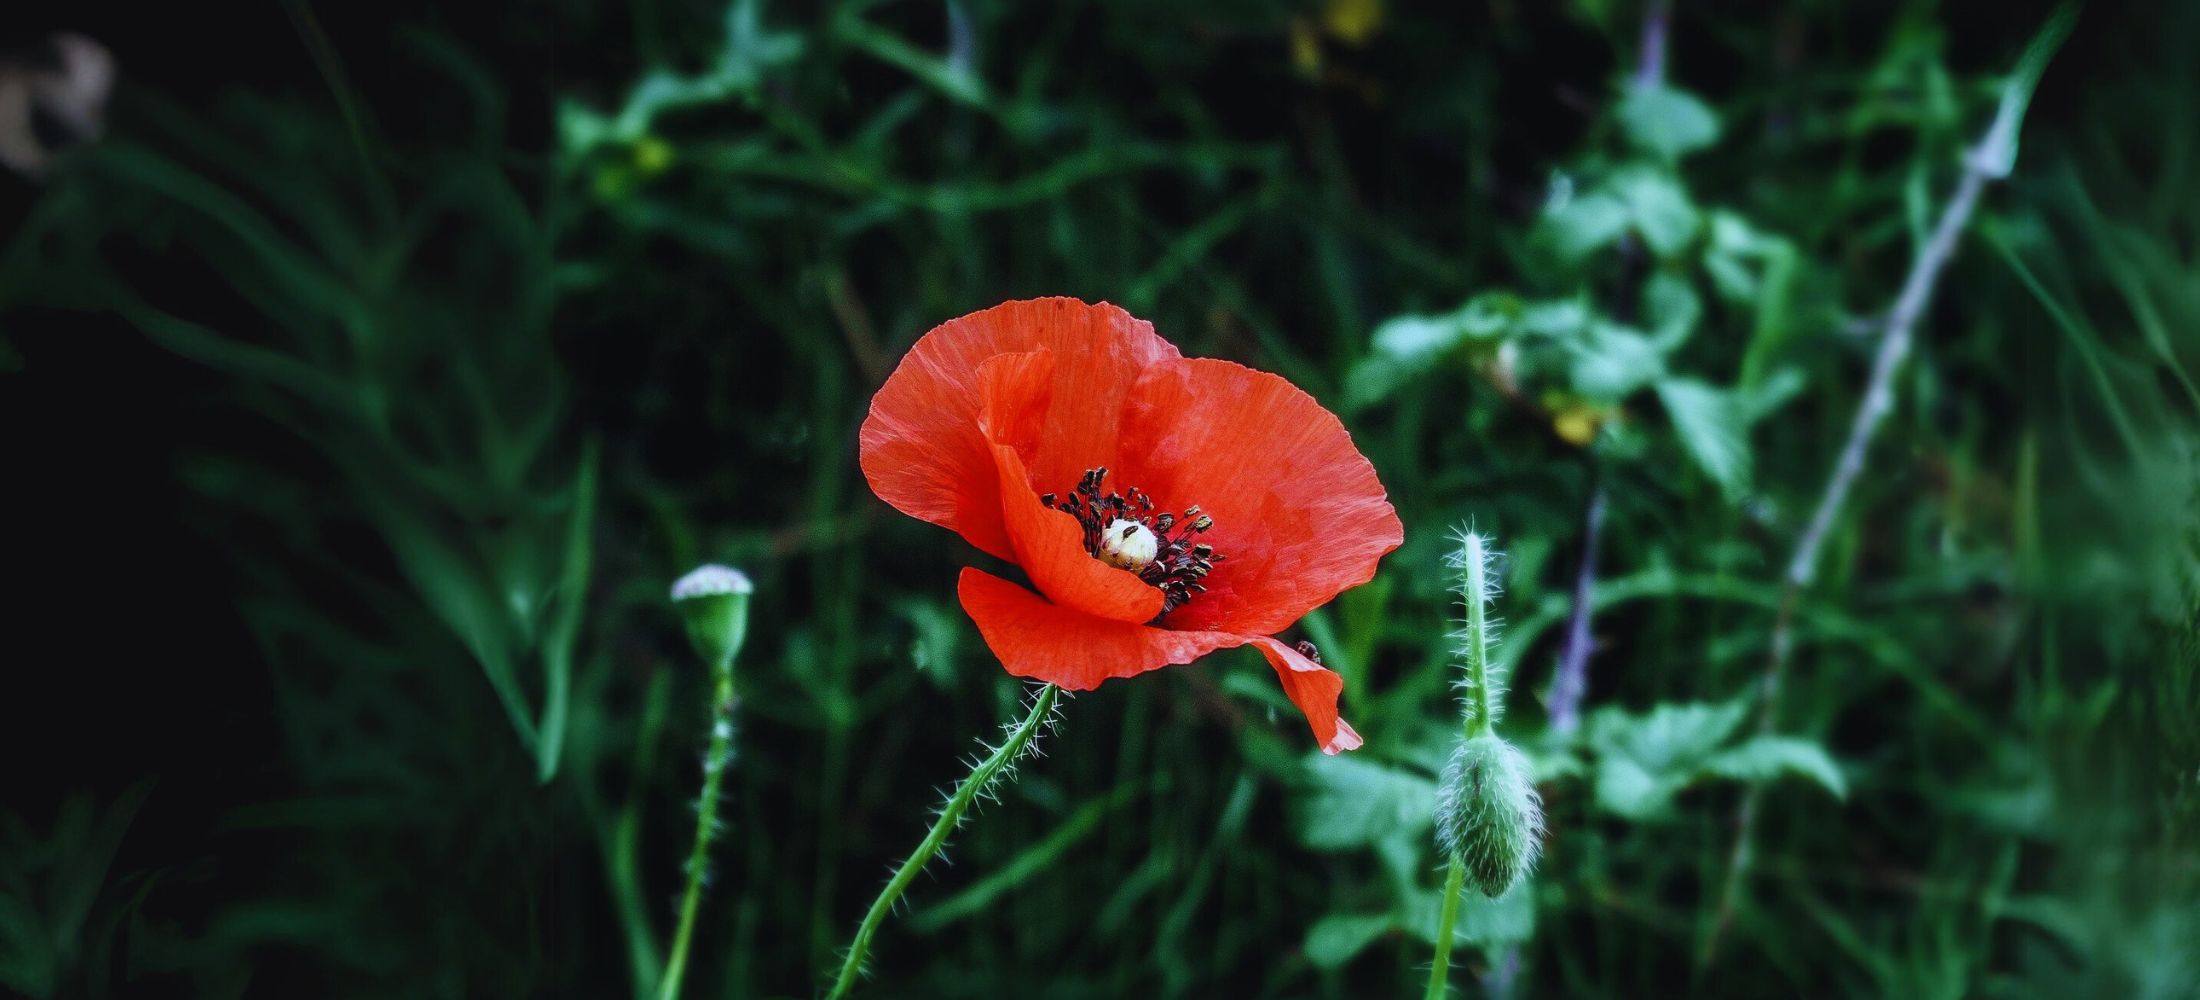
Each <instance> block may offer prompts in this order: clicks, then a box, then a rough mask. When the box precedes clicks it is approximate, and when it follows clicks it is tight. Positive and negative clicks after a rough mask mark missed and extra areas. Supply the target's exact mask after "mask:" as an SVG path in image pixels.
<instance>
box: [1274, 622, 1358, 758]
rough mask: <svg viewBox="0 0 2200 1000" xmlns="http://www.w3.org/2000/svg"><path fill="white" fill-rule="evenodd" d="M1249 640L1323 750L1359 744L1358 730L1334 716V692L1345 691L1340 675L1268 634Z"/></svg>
mask: <svg viewBox="0 0 2200 1000" xmlns="http://www.w3.org/2000/svg"><path fill="white" fill-rule="evenodd" d="M1248 641H1249V642H1251V643H1252V644H1253V645H1255V646H1257V647H1259V648H1260V651H1261V655H1263V656H1266V657H1268V665H1269V666H1271V667H1274V668H1276V679H1277V680H1280V681H1282V682H1283V693H1284V696H1285V697H1288V698H1290V699H1291V704H1293V705H1297V706H1298V707H1299V711H1301V712H1304V713H1306V724H1307V725H1309V726H1311V727H1313V729H1314V739H1316V740H1318V741H1320V743H1321V745H1322V752H1323V753H1326V754H1337V753H1341V752H1343V751H1346V750H1357V749H1359V748H1360V744H1361V742H1362V741H1361V739H1360V734H1359V733H1358V732H1356V731H1354V730H1353V728H1352V724H1351V723H1349V722H1346V721H1344V720H1343V719H1341V718H1339V717H1338V716H1337V696H1338V695H1340V694H1342V693H1344V678H1343V677H1340V676H1338V675H1337V672H1336V671H1334V670H1330V669H1328V668H1327V667H1324V666H1322V665H1321V664H1319V663H1315V662H1314V661H1312V660H1309V659H1307V658H1306V657H1305V656H1303V655H1301V654H1300V653H1299V651H1298V650H1296V649H1292V648H1291V647H1289V646H1286V645H1284V644H1283V643H1281V642H1278V641H1276V640H1275V639H1273V638H1271V637H1269V636H1265V635H1260V636H1252V637H1249V639H1248Z"/></svg>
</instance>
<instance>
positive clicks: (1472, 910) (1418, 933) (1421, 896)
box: [1398, 881, 1535, 946]
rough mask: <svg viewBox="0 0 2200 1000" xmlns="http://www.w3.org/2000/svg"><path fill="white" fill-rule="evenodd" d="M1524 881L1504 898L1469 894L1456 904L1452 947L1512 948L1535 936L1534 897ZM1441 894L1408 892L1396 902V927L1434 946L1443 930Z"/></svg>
mask: <svg viewBox="0 0 2200 1000" xmlns="http://www.w3.org/2000/svg"><path fill="white" fill-rule="evenodd" d="M1531 885H1532V882H1529V881H1523V882H1521V883H1520V884H1519V885H1516V886H1513V887H1512V889H1511V890H1510V891H1508V892H1506V893H1505V894H1504V895H1502V896H1499V897H1497V898H1496V899H1491V898H1489V897H1487V896H1484V895H1482V894H1481V893H1480V892H1478V891H1473V890H1469V891H1468V892H1467V893H1466V895H1465V896H1463V897H1462V898H1461V899H1460V900H1459V914H1458V917H1457V919H1456V920H1454V921H1453V923H1452V925H1451V943H1452V944H1453V945H1454V946H1458V945H1488V944H1512V943H1515V942H1519V941H1526V940H1528V938H1530V937H1532V936H1534V934H1535V897H1534V896H1533V894H1532V890H1531V889H1530V886H1531ZM1443 906H1444V894H1443V892H1442V891H1441V890H1429V889H1408V890H1406V892H1405V894H1404V896H1403V897H1401V898H1400V899H1399V900H1398V926H1399V927H1400V928H1402V929H1404V930H1405V931H1406V932H1407V933H1410V934H1412V935H1413V936H1414V937H1417V938H1420V939H1421V940H1422V941H1423V942H1425V943H1428V944H1435V943H1436V931H1437V928H1439V927H1441V926H1443Z"/></svg>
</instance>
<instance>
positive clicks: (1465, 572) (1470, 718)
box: [1426, 531, 1496, 1000]
mask: <svg viewBox="0 0 2200 1000" xmlns="http://www.w3.org/2000/svg"><path fill="white" fill-rule="evenodd" d="M1459 541H1460V549H1459V573H1460V577H1459V596H1460V597H1461V598H1462V599H1463V600H1464V601H1465V602H1466V605H1467V627H1466V630H1465V632H1464V633H1462V634H1461V636H1460V641H1459V651H1460V653H1461V657H1460V659H1461V660H1462V663H1461V666H1462V667H1463V668H1464V669H1465V671H1466V675H1467V676H1466V679H1465V681H1464V683H1465V685H1466V692H1467V705H1466V709H1465V711H1463V712H1462V713H1461V715H1462V719H1461V722H1462V727H1463V735H1464V736H1465V738H1467V739H1469V740H1471V739H1474V738H1475V737H1477V736H1488V735H1490V734H1491V733H1492V731H1493V730H1492V729H1491V726H1492V724H1493V722H1494V718H1495V714H1496V713H1494V712H1492V711H1491V706H1492V705H1493V704H1494V702H1493V700H1492V698H1491V697H1490V642H1489V613H1488V611H1487V610H1486V609H1484V607H1483V604H1484V603H1485V602H1484V598H1485V597H1486V596H1487V595H1488V594H1489V589H1488V588H1489V581H1487V580H1486V579H1484V578H1483V572H1484V570H1485V569H1486V567H1487V564H1488V562H1489V557H1488V554H1487V553H1486V552H1484V551H1483V547H1482V546H1483V542H1482V536H1481V535H1478V534H1476V533H1474V532H1472V531H1469V532H1466V534H1465V537H1463V538H1461V539H1460V540H1459ZM1446 867H1447V872H1446V874H1445V876H1444V909H1443V912H1442V916H1440V917H1439V918H1438V919H1437V922H1436V959H1435V963H1434V964H1433V965H1431V966H1430V967H1429V970H1428V993H1427V995H1426V997H1427V1000H1444V981H1445V980H1446V979H1448V978H1449V977H1450V976H1451V932H1452V927H1453V925H1454V924H1456V923H1457V922H1458V920H1459V897H1460V896H1461V895H1463V894H1465V892H1466V886H1467V865H1466V862H1465V861H1464V860H1462V859H1461V858H1460V857H1459V852H1458V851H1452V852H1451V860H1450V863H1449V864H1448V865H1447V866H1446Z"/></svg>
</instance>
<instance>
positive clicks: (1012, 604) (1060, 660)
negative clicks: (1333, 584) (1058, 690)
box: [956, 567, 1334, 714]
mask: <svg viewBox="0 0 2200 1000" xmlns="http://www.w3.org/2000/svg"><path fill="white" fill-rule="evenodd" d="M956 592H957V594H958V595H959V596H961V598H962V606H963V610H964V611H965V612H968V613H969V615H970V619H971V620H972V621H974V622H977V623H978V633H979V634H980V635H982V636H984V637H985V644H986V647H987V648H988V649H991V650H992V651H993V655H994V656H995V657H997V658H999V659H1000V661H1001V666H1003V667H1005V668H1007V670H1008V672H1009V673H1012V674H1015V675H1016V676H1018V677H1029V678H1032V679H1034V680H1042V681H1046V682H1047V683H1049V684H1059V685H1061V686H1062V687H1065V688H1068V689H1069V690H1071V691H1090V690H1092V689H1093V688H1095V687H1098V686H1099V685H1100V682H1101V681H1104V680H1107V679H1109V678H1111V677H1130V676H1134V675H1137V674H1142V673H1145V672H1146V671H1148V670H1156V669H1159V668H1161V667H1166V666H1169V665H1170V664H1176V663H1190V662H1192V661H1193V660H1196V659H1199V658H1200V657H1202V656H1205V655H1207V654H1208V653H1211V652H1213V651H1215V650H1217V649H1228V648H1230V647H1232V646H1239V645H1243V644H1244V643H1245V641H1246V640H1245V637H1244V636H1240V635H1232V634H1230V633H1228V632H1172V631H1169V630H1168V629H1160V628H1151V627H1148V626H1145V625H1137V624H1133V623H1131V622H1124V621H1114V620H1111V619H1107V618H1098V617H1095V616H1093V615H1089V614H1086V613H1084V612H1082V611H1079V610H1077V609H1075V608H1068V607H1063V606H1062V605H1059V604H1050V603H1048V602H1047V601H1046V600H1045V599H1043V598H1041V597H1040V596H1039V595H1037V594H1034V593H1032V592H1031V591H1028V590H1025V589H1024V588H1022V587H1019V586H1017V585H1015V584H1013V583H1010V582H1008V581H1007V580H1003V579H1001V578H1000V577H997V576H994V575H992V574H991V573H987V572H985V571H983V570H978V569H971V568H967V567H966V568H964V569H963V571H962V579H961V581H960V583H959V584H958V585H957V587H956ZM1332 714H1334V710H1333V709H1332Z"/></svg>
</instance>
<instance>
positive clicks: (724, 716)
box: [657, 656, 734, 1000]
mask: <svg viewBox="0 0 2200 1000" xmlns="http://www.w3.org/2000/svg"><path fill="white" fill-rule="evenodd" d="M712 673H713V674H715V675H716V677H717V683H716V688H715V690H714V691H713V692H712V697H711V705H712V712H711V724H710V749H709V750H708V751H707V752H706V753H707V756H705V757H704V758H703V797H702V799H701V800H700V801H698V802H697V803H696V808H695V847H694V849H693V850H691V851H690V852H689V853H688V862H687V873H688V879H687V894H686V895H685V896H683V897H682V898H681V900H680V929H679V930H678V931H677V932H676V933H675V934H674V935H673V938H672V953H671V955H670V956H669V957H668V958H666V959H665V974H664V977H663V978H662V979H660V980H659V981H658V984H657V997H658V1000H673V998H675V997H678V996H679V995H680V977H681V975H682V974H683V973H685V972H686V971H687V956H688V946H689V944H690V943H692V942H693V941H694V939H695V915H696V913H697V912H698V911H700V910H701V909H702V904H703V873H704V872H705V871H706V870H707V869H708V868H709V867H710V842H711V839H712V838H713V837H714V836H716V834H717V832H718V786H719V782H720V780H721V779H723V778H724V777H725V775H726V765H727V764H729V763H731V758H732V757H733V706H734V697H733V659H732V657H730V656H728V657H724V658H723V659H721V661H720V662H719V663H718V664H716V665H715V667H714V669H713V670H712Z"/></svg>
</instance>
